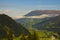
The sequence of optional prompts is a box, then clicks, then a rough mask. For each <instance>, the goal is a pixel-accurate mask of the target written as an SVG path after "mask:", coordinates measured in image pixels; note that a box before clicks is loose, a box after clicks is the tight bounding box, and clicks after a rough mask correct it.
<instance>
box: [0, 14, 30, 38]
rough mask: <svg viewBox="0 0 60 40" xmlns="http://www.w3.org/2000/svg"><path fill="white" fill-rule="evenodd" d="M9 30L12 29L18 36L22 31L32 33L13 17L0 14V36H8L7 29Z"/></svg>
mask: <svg viewBox="0 0 60 40" xmlns="http://www.w3.org/2000/svg"><path fill="white" fill-rule="evenodd" d="M9 30H12V31H13V34H14V35H15V36H16V37H17V36H19V35H21V34H22V33H25V34H26V35H28V34H30V33H29V31H28V30H27V29H26V28H25V27H23V26H22V25H21V24H18V23H17V22H16V21H15V20H13V19H12V18H11V17H9V16H7V15H5V14H0V37H6V36H7V31H9Z"/></svg>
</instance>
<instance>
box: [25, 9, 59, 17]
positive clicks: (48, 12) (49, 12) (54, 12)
mask: <svg viewBox="0 0 60 40" xmlns="http://www.w3.org/2000/svg"><path fill="white" fill-rule="evenodd" d="M42 14H54V15H56V14H60V10H34V11H31V12H30V13H28V14H26V15H25V16H40V15H42ZM50 16H51V15H50Z"/></svg>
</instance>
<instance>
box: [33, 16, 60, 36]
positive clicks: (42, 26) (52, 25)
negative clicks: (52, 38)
mask: <svg viewBox="0 0 60 40" xmlns="http://www.w3.org/2000/svg"><path fill="white" fill-rule="evenodd" d="M33 26H34V28H36V29H38V30H49V31H53V32H57V33H59V35H60V32H59V30H60V16H56V17H52V18H48V19H47V20H45V21H42V22H40V23H37V24H35V25H33Z"/></svg>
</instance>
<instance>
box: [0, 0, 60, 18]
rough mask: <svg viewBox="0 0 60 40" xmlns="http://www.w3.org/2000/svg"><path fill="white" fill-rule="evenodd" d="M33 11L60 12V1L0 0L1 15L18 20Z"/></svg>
mask: <svg viewBox="0 0 60 40" xmlns="http://www.w3.org/2000/svg"><path fill="white" fill-rule="evenodd" d="M32 10H60V0H0V14H2V13H5V14H7V15H9V16H11V17H13V18H15V17H16V18H17V16H20V15H25V14H27V13H28V12H30V11H32Z"/></svg>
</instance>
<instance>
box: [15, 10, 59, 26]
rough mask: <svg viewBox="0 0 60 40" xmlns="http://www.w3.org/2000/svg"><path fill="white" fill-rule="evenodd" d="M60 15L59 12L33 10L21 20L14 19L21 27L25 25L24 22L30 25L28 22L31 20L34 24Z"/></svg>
mask: <svg viewBox="0 0 60 40" xmlns="http://www.w3.org/2000/svg"><path fill="white" fill-rule="evenodd" d="M58 15H60V10H34V11H31V12H30V13H28V14H26V15H24V16H22V18H19V19H16V20H15V21H17V22H18V23H21V24H22V25H23V24H24V25H25V24H26V22H28V23H30V22H29V21H30V20H31V19H32V20H34V21H35V22H37V21H38V20H42V21H44V20H47V18H51V17H55V16H58Z"/></svg>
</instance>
